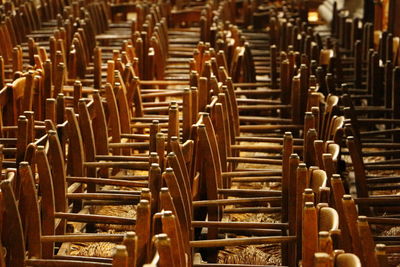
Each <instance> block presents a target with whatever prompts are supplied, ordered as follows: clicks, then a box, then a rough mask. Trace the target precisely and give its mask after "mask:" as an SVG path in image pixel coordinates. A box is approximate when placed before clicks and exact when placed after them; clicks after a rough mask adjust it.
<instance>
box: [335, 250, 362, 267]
mask: <svg viewBox="0 0 400 267" xmlns="http://www.w3.org/2000/svg"><path fill="white" fill-rule="evenodd" d="M335 266H336V267H361V266H362V265H361V261H360V259H359V258H358V257H357V255H355V254H353V253H342V254H339V255H337V256H336V258H335Z"/></svg>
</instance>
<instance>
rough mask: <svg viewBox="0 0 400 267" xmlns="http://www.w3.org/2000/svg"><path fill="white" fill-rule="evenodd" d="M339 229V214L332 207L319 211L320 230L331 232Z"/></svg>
mask: <svg viewBox="0 0 400 267" xmlns="http://www.w3.org/2000/svg"><path fill="white" fill-rule="evenodd" d="M338 228H339V214H338V212H337V211H336V210H335V209H334V208H331V207H323V208H321V209H319V214H318V230H319V231H327V232H329V231H331V230H336V229H338Z"/></svg>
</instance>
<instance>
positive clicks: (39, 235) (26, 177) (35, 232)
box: [1, 163, 124, 266]
mask: <svg viewBox="0 0 400 267" xmlns="http://www.w3.org/2000/svg"><path fill="white" fill-rule="evenodd" d="M20 171H21V172H20V173H21V175H22V180H21V181H22V183H23V184H24V186H23V187H22V191H21V193H22V195H21V196H23V198H21V200H20V202H19V204H17V201H16V196H15V194H14V191H13V187H12V185H13V184H14V179H15V172H10V173H9V175H8V176H7V179H5V180H3V181H2V182H1V188H2V196H3V201H4V203H2V205H3V206H4V205H6V206H5V207H6V208H5V212H6V214H7V221H6V223H7V224H8V225H12V226H13V229H14V230H13V231H11V232H7V233H5V232H3V233H2V236H3V237H4V240H7V241H6V243H3V245H4V246H6V248H7V251H8V255H9V257H8V259H7V260H8V264H13V265H16V266H25V264H28V265H30V266H53V265H54V264H58V265H60V266H111V261H108V263H107V261H104V259H96V258H92V259H87V258H84V257H83V258H79V257H76V258H75V259H74V258H68V257H67V258H62V257H61V258H53V249H52V248H53V242H68V241H69V242H71V241H72V242H76V241H102V240H103V241H111V242H122V241H123V238H124V236H123V235H121V234H84V235H79V234H78V235H77V234H71V235H55V232H52V233H50V232H46V230H45V229H46V228H43V231H42V230H41V215H40V208H39V205H38V197H37V193H36V189H35V183H34V180H33V176H32V172H31V170H30V167H29V165H28V164H27V163H22V164H21V166H20ZM49 204H51V203H49ZM48 223H50V221H48ZM24 230H26V232H24ZM25 244H26V245H27V247H25ZM49 245H50V246H49ZM26 251H29V256H27V255H26ZM80 260H83V261H80ZM85 260H86V261H85ZM96 260H97V262H96Z"/></svg>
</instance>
